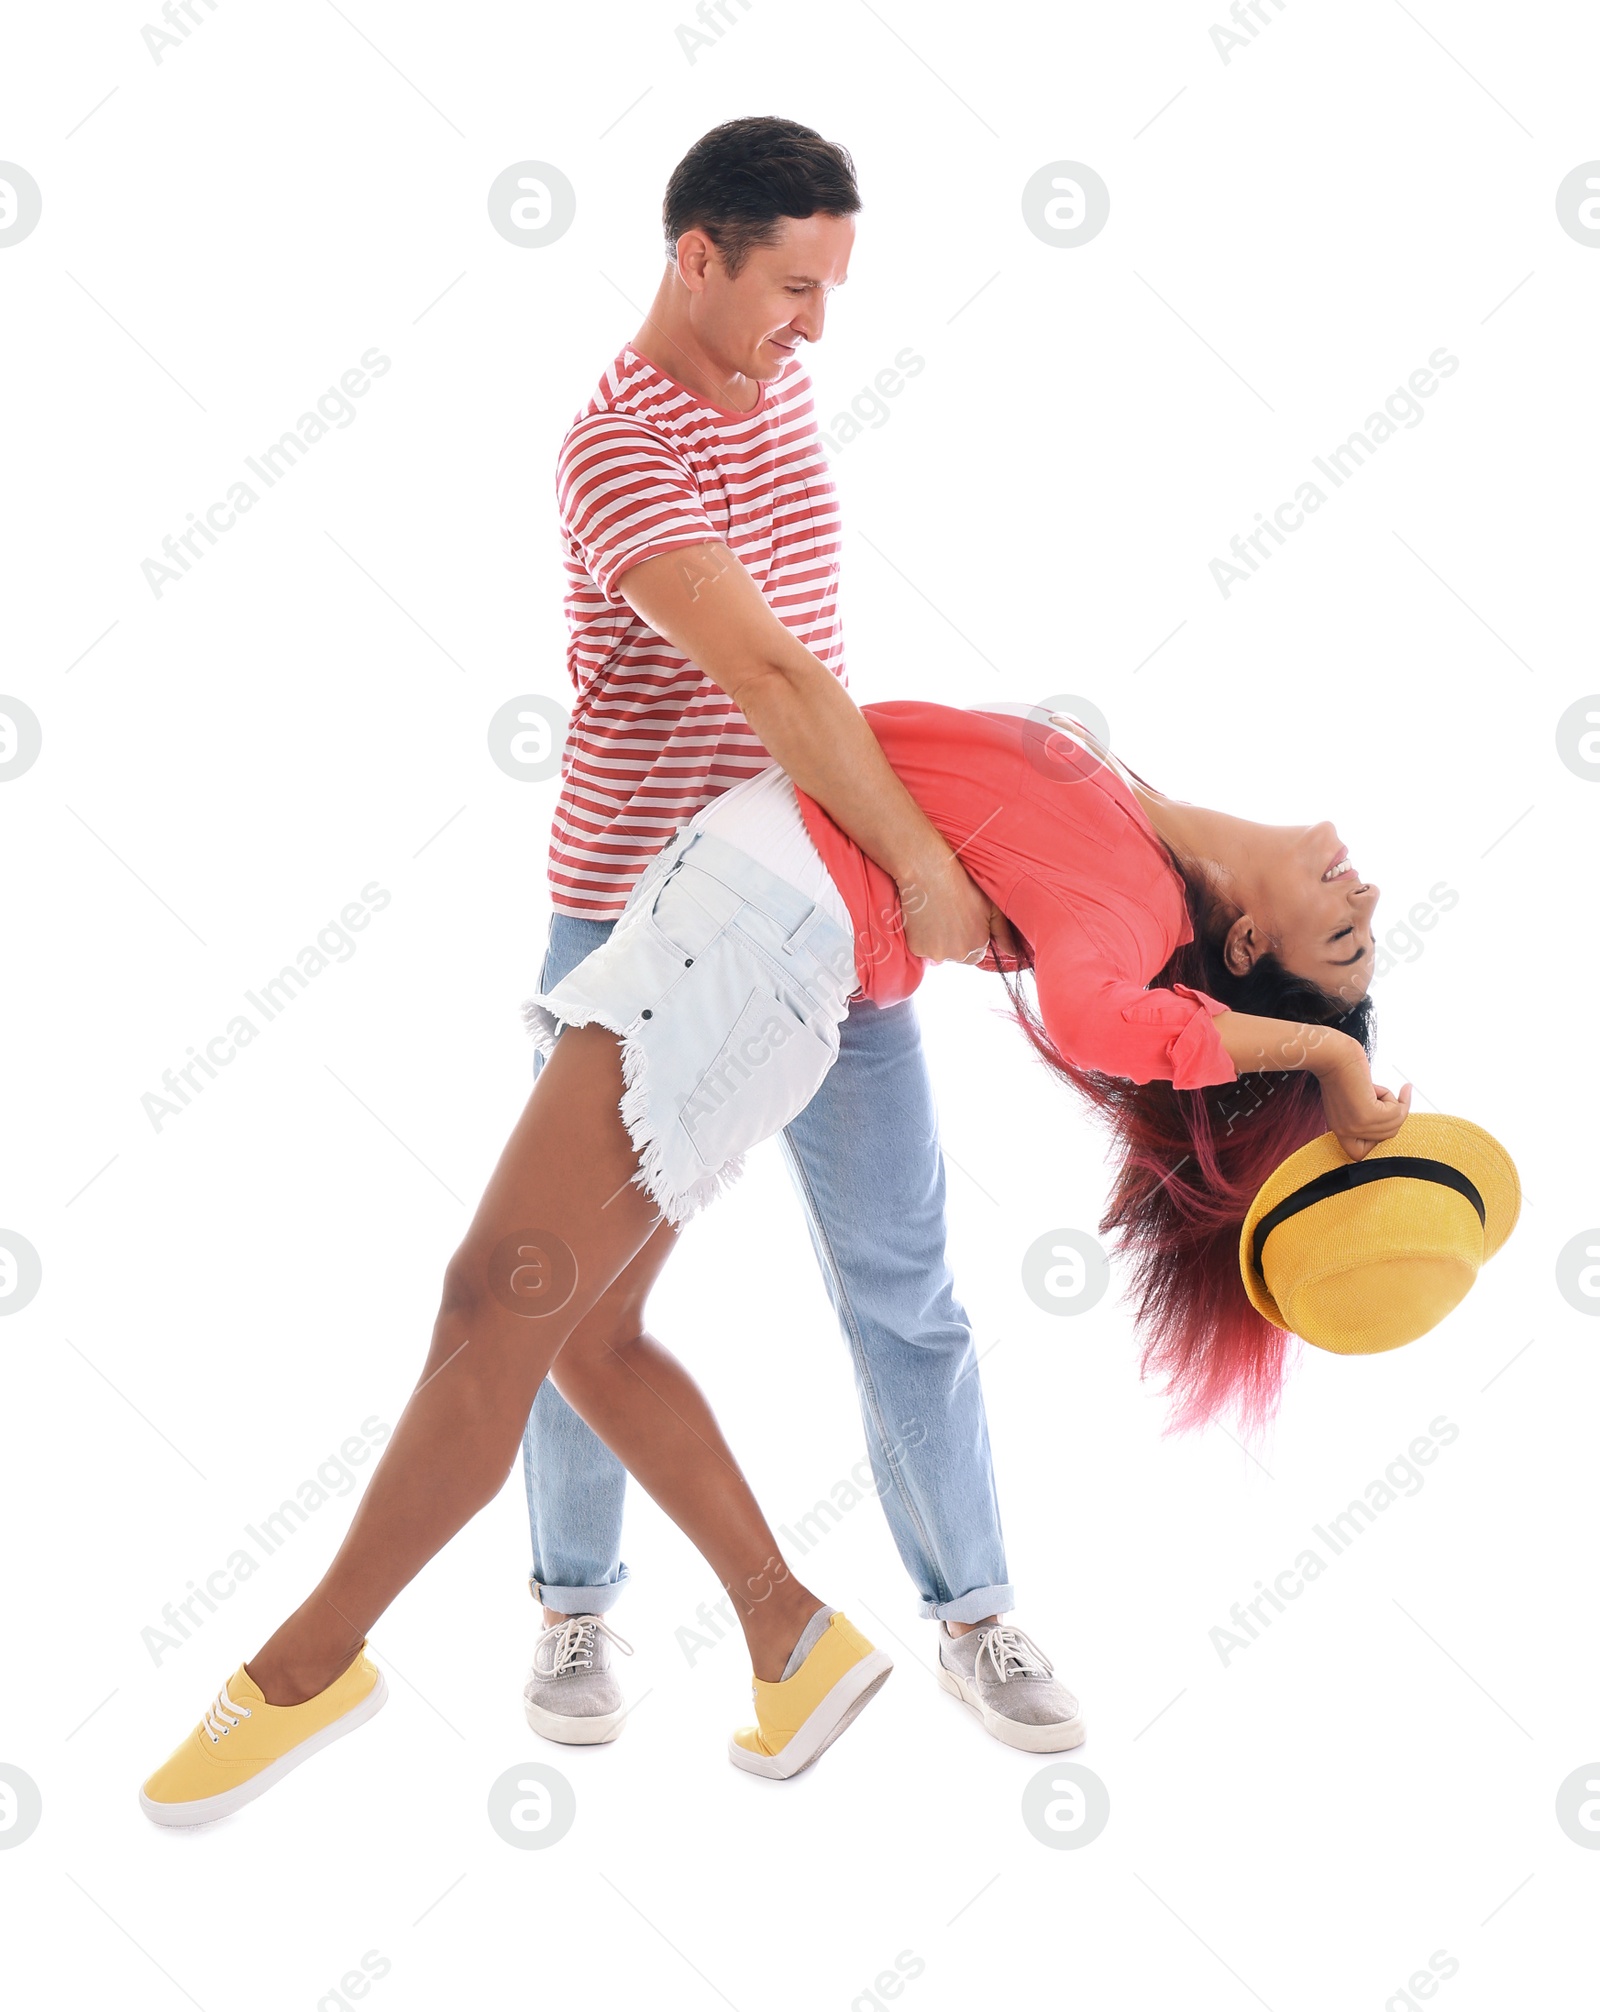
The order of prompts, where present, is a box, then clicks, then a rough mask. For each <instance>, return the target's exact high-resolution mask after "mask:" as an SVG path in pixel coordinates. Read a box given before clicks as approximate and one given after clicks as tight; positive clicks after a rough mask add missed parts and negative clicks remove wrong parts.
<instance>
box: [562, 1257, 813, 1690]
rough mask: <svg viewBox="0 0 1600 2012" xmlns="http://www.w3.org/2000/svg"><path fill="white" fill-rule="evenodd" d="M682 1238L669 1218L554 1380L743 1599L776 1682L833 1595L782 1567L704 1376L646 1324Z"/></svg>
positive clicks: (584, 1328) (749, 1626)
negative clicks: (699, 1379)
mask: <svg viewBox="0 0 1600 2012" xmlns="http://www.w3.org/2000/svg"><path fill="white" fill-rule="evenodd" d="M676 1243H677V1234H676V1232H675V1231H674V1230H673V1228H672V1226H671V1224H670V1223H665V1222H664V1223H662V1224H661V1226H660V1227H659V1228H658V1229H657V1230H656V1232H655V1234H654V1235H653V1236H652V1237H651V1238H650V1240H649V1242H648V1243H647V1244H646V1245H645V1246H644V1248H643V1249H642V1250H641V1251H640V1252H639V1254H638V1256H637V1257H636V1258H634V1260H633V1261H632V1263H631V1264H630V1265H628V1267H627V1269H626V1270H625V1271H624V1272H623V1273H622V1274H621V1276H620V1277H618V1278H617V1279H616V1280H615V1281H614V1282H613V1283H612V1285H611V1286H609V1287H608V1288H607V1290H606V1291H605V1293H603V1294H602V1296H601V1298H600V1300H599V1302H598V1303H597V1304H596V1305H595V1306H594V1307H593V1309H592V1310H591V1311H590V1312H589V1313H588V1314H587V1315H585V1317H584V1318H583V1320H581V1321H580V1322H579V1323H578V1325H577V1326H576V1327H575V1328H574V1329H573V1331H572V1333H571V1334H570V1335H569V1336H568V1337H567V1340H566V1343H565V1345H564V1346H563V1348H562V1351H561V1354H560V1355H559V1356H558V1357H557V1359H556V1362H555V1366H554V1367H553V1368H552V1370H551V1372H550V1376H551V1381H552V1382H553V1383H554V1384H555V1386H556V1388H557V1389H558V1390H559V1391H560V1392H561V1395H562V1396H563V1397H564V1398H565V1399H566V1400H567V1402H568V1403H569V1404H570V1405H571V1406H572V1408H573V1410H574V1411H576V1412H577V1414H578V1416H579V1417H580V1418H581V1419H582V1420H583V1421H584V1423H585V1424H586V1425H587V1426H588V1427H589V1428H590V1430H591V1431H592V1432H593V1433H594V1434H595V1436H596V1437H597V1438H599V1439H601V1440H603V1441H604V1442H605V1444H606V1445H607V1446H609V1447H610V1448H611V1451H612V1452H613V1453H614V1454H616V1456H617V1458H618V1459H619V1460H620V1461H621V1462H622V1464H623V1466H624V1467H626V1468H627V1470H628V1472H629V1473H630V1474H631V1475H632V1476H633V1478H634V1479H635V1480H636V1481H637V1482H638V1483H639V1485H640V1486H641V1487H642V1488H643V1489H644V1490H645V1492H646V1493H647V1494H648V1495H650V1496H651V1497H653V1499H654V1500H655V1501H656V1502H658V1503H659V1504H660V1505H661V1507H662V1508H663V1509H664V1510H665V1511H666V1512H667V1514H668V1515H669V1516H670V1517H671V1518H672V1520H673V1522H675V1523H676V1524H677V1525H678V1527H679V1529H680V1530H683V1531H685V1532H686V1533H687V1534H689V1535H690V1536H691V1537H692V1538H693V1540H694V1543H695V1545H696V1547H697V1549H698V1550H699V1551H700V1553H701V1555H702V1556H703V1557H704V1558H705V1560H706V1562H707V1563H708V1564H709V1565H710V1566H711V1568H712V1570H713V1571H714V1572H715V1573H716V1575H717V1577H718V1578H719V1579H720V1580H721V1581H722V1584H723V1586H724V1587H725V1588H726V1589H727V1593H728V1597H729V1599H730V1600H731V1601H732V1602H733V1607H734V1611H735V1613H736V1614H737V1615H738V1617H739V1623H740V1626H741V1627H742V1628H743V1630H744V1637H745V1641H746V1643H747V1644H748V1646H749V1650H750V1662H751V1667H752V1669H753V1670H754V1672H755V1674H756V1675H757V1676H758V1677H761V1678H763V1679H764V1680H766V1681H767V1682H769V1683H776V1682H777V1681H778V1679H779V1678H781V1677H782V1675H783V1670H784V1665H785V1663H786V1662H787V1661H788V1657H789V1653H790V1651H791V1650H792V1649H793V1647H794V1645H795V1643H796V1642H797V1641H798V1640H799V1637H800V1635H801V1632H802V1631H803V1629H804V1628H805V1624H806V1622H807V1621H808V1620H810V1618H811V1616H812V1615H813V1614H814V1613H815V1612H816V1611H817V1609H818V1607H820V1606H821V1605H822V1604H823V1603H822V1602H821V1601H820V1600H819V1599H818V1598H817V1596H816V1595H815V1594H814V1593H812V1592H810V1591H809V1590H808V1589H807V1588H806V1587H805V1586H803V1585H802V1584H801V1583H800V1582H799V1581H798V1580H797V1579H795V1578H794V1577H793V1575H792V1574H791V1573H790V1572H789V1569H788V1567H787V1566H786V1565H785V1564H784V1562H783V1554H782V1552H781V1551H780V1549H779V1547H778V1540H777V1538H776V1537H775V1536H774V1535H773V1534H772V1531H771V1529H770V1528H769V1527H768V1525H767V1521H766V1518H765V1517H764V1516H763V1515H762V1513H761V1508H760V1505H759V1504H758V1503H757V1501H756V1499H755V1496H754V1495H753V1494H752V1493H751V1492H750V1487H749V1484H748V1482H746V1480H745V1478H744V1475H743V1474H742V1473H741V1472H740V1470H739V1463H738V1462H737V1460H735V1459H734V1457H733V1452H732V1449H731V1448H730V1447H729V1445H728V1442H727V1440H726V1439H724V1438H723V1436H722V1432H721V1429H720V1428H719V1427H718V1425H717V1421H716V1418H715V1416H714V1415H713V1413H712V1410H711V1407H710V1405H709V1404H708V1403H707V1402H706V1400H705V1397H704V1396H703V1394H702V1393H701V1390H700V1387H699V1385H698V1384H697V1383H696V1382H695V1380H694V1378H693V1377H692V1376H690V1374H689V1372H688V1371H687V1370H686V1369H685V1368H684V1366H683V1364H682V1363H681V1362H679V1361H678V1359H677V1357H676V1356H674V1355H673V1354H671V1353H670V1351H669V1350H667V1349H666V1348H664V1347H663V1346H662V1345H661V1343H660V1342H659V1341H657V1340H656V1338H655V1336H654V1335H653V1334H649V1333H647V1332H646V1331H645V1325H644V1318H645V1301H646V1299H647V1298H648V1296H649V1293H650V1289H651V1287H652V1286H653V1285H654V1284H655V1282H656V1279H657V1278H658V1277H659V1276H660V1274H661V1270H662V1268H663V1266H664V1265H665V1264H666V1261H667V1259H668V1258H669V1257H670V1256H671V1254H672V1251H673V1249H674V1247H675V1246H676Z"/></svg>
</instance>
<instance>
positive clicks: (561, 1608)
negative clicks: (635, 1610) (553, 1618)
mask: <svg viewBox="0 0 1600 2012" xmlns="http://www.w3.org/2000/svg"><path fill="white" fill-rule="evenodd" d="M628 1576H629V1575H628V1568H627V1566H626V1565H621V1566H619V1567H618V1568H617V1576H616V1578H615V1579H613V1580H612V1582H611V1583H610V1585H608V1586H550V1585H546V1584H545V1582H544V1581H543V1580H542V1579H539V1578H537V1577H535V1575H534V1574H533V1573H532V1572H530V1573H529V1574H528V1591H529V1592H530V1593H532V1595H533V1597H534V1598H535V1599H536V1600H537V1601H538V1602H539V1604H540V1606H542V1607H548V1608H549V1609H550V1611H551V1613H553V1614H606V1613H609V1612H610V1611H611V1609H612V1608H613V1607H614V1606H615V1605H616V1604H617V1602H618V1600H620V1599H621V1598H622V1589H623V1587H624V1586H625V1585H626V1584H627V1583H628Z"/></svg>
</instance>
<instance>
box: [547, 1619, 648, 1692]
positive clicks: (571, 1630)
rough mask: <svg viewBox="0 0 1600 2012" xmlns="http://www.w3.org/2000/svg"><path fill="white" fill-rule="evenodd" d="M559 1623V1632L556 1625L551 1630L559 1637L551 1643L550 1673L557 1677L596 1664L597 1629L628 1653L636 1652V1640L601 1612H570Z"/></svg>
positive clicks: (590, 1668)
mask: <svg viewBox="0 0 1600 2012" xmlns="http://www.w3.org/2000/svg"><path fill="white" fill-rule="evenodd" d="M557 1627H559V1629H560V1633H559V1634H556V1631H555V1629H551V1630H550V1633H551V1634H555V1640H554V1642H552V1643H551V1659H552V1667H551V1670H550V1674H551V1676H553V1677H561V1676H565V1675H566V1673H567V1671H568V1670H575V1669H576V1670H592V1669H593V1668H594V1643H595V1631H596V1629H598V1630H599V1631H600V1633H601V1634H603V1635H605V1636H607V1637H608V1638H609V1639H610V1640H611V1641H613V1642H615V1643H616V1645H617V1647H618V1648H619V1649H620V1650H621V1651H622V1653H623V1654H624V1655H625V1656H631V1655H632V1654H633V1645H632V1643H631V1642H625V1641H624V1640H623V1639H622V1637H621V1636H620V1635H619V1634H618V1633H617V1631H616V1629H615V1628H613V1627H610V1626H609V1625H608V1624H607V1623H606V1622H605V1621H604V1620H603V1619H602V1618H601V1617H600V1615H598V1614H569V1615H568V1616H567V1618H566V1620H565V1622H558V1623H557ZM541 1646H542V1645H541Z"/></svg>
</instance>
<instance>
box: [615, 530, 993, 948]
mask: <svg viewBox="0 0 1600 2012" xmlns="http://www.w3.org/2000/svg"><path fill="white" fill-rule="evenodd" d="M615 591H616V592H617V593H619V594H621V595H622V597H623V599H624V600H625V601H626V602H627V603H628V605H629V607H631V608H632V609H633V611H634V613H635V614H636V615H638V617H639V618H640V620H641V621H643V622H646V623H648V624H649V626H650V627H651V628H652V629H654V630H655V632H656V634H657V635H658V636H662V637H665V639H666V640H667V641H668V642H669V643H670V644H671V645H672V646H673V648H674V649H675V650H678V651H681V652H682V654H683V655H684V656H686V657H687V658H688V659H689V661H690V662H691V663H693V664H696V665H698V667H699V668H700V669H701V670H702V671H704V672H705V674H706V676H707V677H708V678H710V680H711V682H712V683H713V684H714V685H717V686H718V687H720V689H721V690H723V691H724V692H726V693H727V695H728V697H729V698H730V699H732V700H733V702H734V704H735V705H736V706H737V707H738V708H739V710H740V712H742V713H743V714H744V716H745V718H746V719H747V720H748V721H749V722H750V725H751V727H752V728H753V730H754V731H755V733H756V735H757V737H758V738H759V740H760V741H761V743H762V745H763V746H764V747H765V748H766V749H767V751H768V752H769V753H770V754H771V756H772V758H773V759H774V761H776V762H777V763H778V764H779V765H780V766H781V767H782V768H784V769H786V770H787V771H788V773H789V774H790V776H792V777H793V779H794V781H795V783H796V784H797V785H798V786H799V788H801V789H803V790H804V791H805V792H806V794H807V795H808V796H813V797H815V798H816V800H817V802H818V803H820V804H821V805H822V807H823V809H824V810H825V811H826V812H827V813H828V815H829V817H831V818H832V819H833V821H834V823H835V824H837V825H838V826H839V828H840V829H841V830H842V831H844V832H846V833H848V834H849V836H850V837H851V838H853V839H854V840H855V842H856V844H857V845H859V846H860V847H861V850H862V851H863V852H864V853H866V855H867V856H868V858H869V859H872V860H875V861H876V862H877V864H878V865H879V866H881V867H882V868H883V870H884V872H885V873H887V874H888V875H889V876H890V878H891V879H892V880H893V881H894V882H895V884H896V886H897V887H898V888H899V890H900V897H901V904H902V907H903V909H904V912H905V919H906V943H907V947H908V948H909V949H910V950H911V951H912V953H913V954H914V955H916V956H919V957H926V958H930V959H935V960H937V959H944V958H962V957H965V956H968V955H970V953H971V952H973V951H975V950H978V949H981V948H982V947H983V946H984V945H985V944H986V943H987V942H988V939H989V935H990V932H991V929H992V930H993V933H994V936H995V940H996V941H997V942H998V943H999V944H1000V945H1001V947H1002V948H1003V949H1006V950H1010V951H1014V950H1015V948H1016V945H1015V940H1014V939H1013V937H1012V935H1011V932H1010V929H1009V928H1008V926H1007V925H1006V923H1005V920H1004V918H1003V917H1002V916H1001V915H1000V914H999V912H998V911H997V910H995V909H994V908H993V907H992V906H991V904H990V901H989V898H988V896H987V895H986V894H985V893H984V892H983V890H982V889H981V888H980V887H978V886H977V884H976V883H975V882H974V881H973V880H972V879H971V877H970V876H969V875H968V873H967V872H966V869H965V868H964V867H963V866H962V864H961V862H960V860H959V859H957V857H956V855H955V852H954V850H953V849H952V847H951V846H950V845H949V844H948V843H947V842H946V841H945V839H944V837H943V835H942V834H941V833H940V832H939V831H938V830H937V829H936V828H935V827H934V825H933V824H931V823H930V822H929V820H928V819H927V818H926V817H925V816H924V815H923V812H922V810H921V809H920V807H919V806H918V804H917V802H916V800H915V798H913V796H912V795H911V793H910V791H909V790H908V789H907V788H906V786H905V784H904V783H903V782H901V780H900V778H899V777H898V776H897V775H896V774H895V772H894V770H893V769H892V768H891V767H890V766H889V761H888V757H887V756H886V755H885V754H884V752H883V749H882V748H881V747H880V746H879V744H878V741H877V737H876V736H875V735H874V733H873V731H872V729H871V727H869V726H868V725H867V722H866V720H865V718H864V717H863V715H862V712H861V709H860V707H859V706H858V705H857V704H856V702H855V700H854V699H852V698H851V696H850V694H849V693H848V692H847V691H846V690H845V688H844V686H843V685H842V684H840V682H839V680H838V679H837V678H836V677H835V676H834V674H833V672H832V671H830V670H829V669H828V667H827V665H826V664H825V663H823V661H822V659H821V658H820V657H817V656H814V655H813V654H812V652H811V651H810V650H808V649H807V648H806V646H805V645H804V643H802V642H801V641H800V639H799V637H798V636H796V635H795V634H794V632H793V631H792V630H791V629H788V628H785V626H784V625H783V623H782V622H780V621H779V620H778V618H777V616H776V615H775V614H774V613H773V612H772V610H771V608H769V607H768V605H767V603H766V601H765V599H764V598H763V597H762V593H761V589H760V588H759V587H758V586H757V585H756V583H755V581H754V580H753V579H752V578H751V576H750V574H749V572H748V571H747V570H746V569H745V567H744V566H743V565H742V564H741V563H740V561H739V560H738V559H737V558H736V557H735V556H734V554H733V553H732V552H731V551H730V550H729V549H728V547H727V546H726V545H724V544H722V543H720V542H713V543H707V544H703V545H692V546H684V547H680V548H679V549H678V550H676V551H672V552H662V553H658V554H657V556H656V557H655V558H653V559H646V560H644V561H643V562H642V563H641V564H640V565H637V566H633V567H630V569H629V570H628V571H627V572H626V573H624V574H623V575H622V576H621V578H620V579H619V580H618V581H617V582H616V583H615Z"/></svg>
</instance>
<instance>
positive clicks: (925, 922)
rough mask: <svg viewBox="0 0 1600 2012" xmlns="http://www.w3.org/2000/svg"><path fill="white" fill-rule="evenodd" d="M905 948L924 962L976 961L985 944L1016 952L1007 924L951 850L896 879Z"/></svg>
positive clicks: (1012, 953) (971, 962)
mask: <svg viewBox="0 0 1600 2012" xmlns="http://www.w3.org/2000/svg"><path fill="white" fill-rule="evenodd" d="M897 885H898V887H899V890H900V912H901V914H902V915H903V916H904V917H905V929H906V948H907V949H908V950H909V951H910V952H911V954H912V955H913V956H914V957H923V958H926V959H927V960H928V962H929V963H935V964H938V963H947V962H953V963H958V964H976V963H977V962H978V960H979V959H980V958H981V957H982V956H983V954H984V952H985V951H986V950H987V949H988V948H989V943H990V939H991V938H992V939H993V941H994V944H995V947H996V948H997V949H998V950H1000V951H1002V952H1005V953H1007V954H1009V955H1012V956H1015V955H1016V954H1017V942H1016V938H1015V937H1014V936H1013V935H1012V933H1011V925H1010V923H1009V922H1007V920H1006V918H1005V917H1004V916H1003V915H1002V914H1001V913H1000V911H999V909H998V908H996V907H995V905H994V903H993V902H992V901H991V900H990V899H989V897H988V895H987V894H985V893H984V891H983V889H982V888H981V887H979V885H978V884H977V882H976V881H975V880H974V879H973V878H972V876H971V875H970V874H969V873H968V872H967V870H966V868H965V867H964V866H963V865H962V864H961V861H960V860H959V859H958V858H957V857H956V855H955V853H954V852H948V853H947V854H946V855H945V857H944V858H943V859H942V860H937V861H935V862H934V863H933V864H931V865H930V866H929V867H928V868H927V869H925V871H924V872H922V873H921V874H920V875H918V876H917V877H916V878H915V879H909V880H902V881H899V882H898V883H897Z"/></svg>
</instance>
